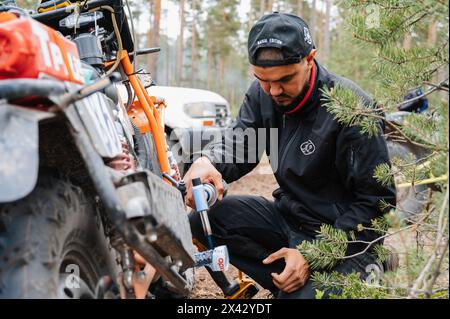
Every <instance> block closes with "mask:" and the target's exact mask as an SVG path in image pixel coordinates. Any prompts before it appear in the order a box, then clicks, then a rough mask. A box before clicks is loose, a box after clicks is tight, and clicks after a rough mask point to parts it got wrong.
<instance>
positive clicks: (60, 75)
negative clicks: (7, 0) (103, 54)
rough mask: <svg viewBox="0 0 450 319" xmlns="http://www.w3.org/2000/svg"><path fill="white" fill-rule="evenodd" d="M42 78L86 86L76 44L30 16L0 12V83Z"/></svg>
mask: <svg viewBox="0 0 450 319" xmlns="http://www.w3.org/2000/svg"><path fill="white" fill-rule="evenodd" d="M41 77H50V78H55V79H58V80H62V81H68V82H74V83H78V84H84V80H83V76H82V72H81V62H80V57H79V55H78V50H77V47H76V45H75V43H73V42H72V41H70V40H68V39H66V38H64V37H63V36H62V35H60V34H59V33H58V32H56V31H55V30H52V29H51V28H49V27H47V26H45V25H43V24H42V23H39V22H37V21H35V20H33V19H31V18H29V17H17V16H16V15H14V14H12V13H8V12H6V13H0V80H3V79H17V78H32V79H37V78H41Z"/></svg>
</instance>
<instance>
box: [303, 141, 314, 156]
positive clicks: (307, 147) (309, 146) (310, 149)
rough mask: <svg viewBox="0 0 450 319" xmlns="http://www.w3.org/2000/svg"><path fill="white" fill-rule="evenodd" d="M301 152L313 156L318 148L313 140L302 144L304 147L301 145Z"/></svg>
mask: <svg viewBox="0 0 450 319" xmlns="http://www.w3.org/2000/svg"><path fill="white" fill-rule="evenodd" d="M300 150H301V151H302V153H303V154H304V155H311V154H312V153H314V152H315V150H316V146H315V145H314V143H313V142H312V141H311V140H307V141H306V142H304V143H302V145H300Z"/></svg>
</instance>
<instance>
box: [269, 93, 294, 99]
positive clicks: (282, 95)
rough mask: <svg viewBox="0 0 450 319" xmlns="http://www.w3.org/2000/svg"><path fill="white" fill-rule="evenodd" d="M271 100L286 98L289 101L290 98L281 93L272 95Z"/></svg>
mask: <svg viewBox="0 0 450 319" xmlns="http://www.w3.org/2000/svg"><path fill="white" fill-rule="evenodd" d="M272 97H273V98H276V99H279V98H287V99H291V97H290V96H289V95H287V94H286V93H281V94H280V95H272Z"/></svg>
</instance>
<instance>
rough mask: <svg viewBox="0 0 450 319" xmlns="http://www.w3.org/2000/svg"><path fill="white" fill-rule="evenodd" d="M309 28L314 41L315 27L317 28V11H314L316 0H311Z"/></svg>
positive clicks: (315, 38)
mask: <svg viewBox="0 0 450 319" xmlns="http://www.w3.org/2000/svg"><path fill="white" fill-rule="evenodd" d="M309 23H310V24H309V29H310V30H311V37H312V38H313V39H314V41H316V40H317V37H316V28H317V11H316V0H312V5H311V14H310V17H309Z"/></svg>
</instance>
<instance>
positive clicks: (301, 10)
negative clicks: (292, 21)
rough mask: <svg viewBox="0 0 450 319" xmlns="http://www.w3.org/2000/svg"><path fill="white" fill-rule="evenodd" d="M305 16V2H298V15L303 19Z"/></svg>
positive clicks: (299, 0)
mask: <svg viewBox="0 0 450 319" xmlns="http://www.w3.org/2000/svg"><path fill="white" fill-rule="evenodd" d="M302 14H303V0H297V15H298V16H299V17H302Z"/></svg>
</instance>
